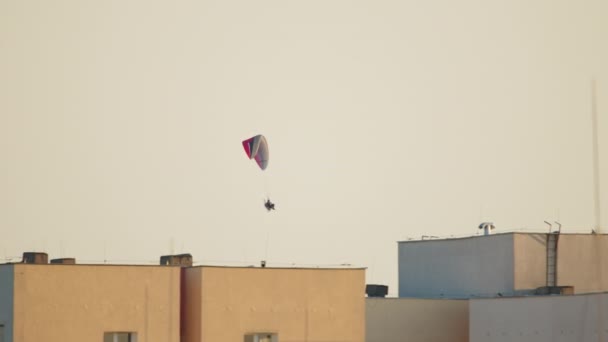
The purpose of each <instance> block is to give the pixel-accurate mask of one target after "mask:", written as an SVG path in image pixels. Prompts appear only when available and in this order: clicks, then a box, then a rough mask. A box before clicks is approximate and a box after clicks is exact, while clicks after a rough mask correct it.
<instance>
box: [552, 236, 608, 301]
mask: <svg viewBox="0 0 608 342" xmlns="http://www.w3.org/2000/svg"><path fill="white" fill-rule="evenodd" d="M557 255H558V256H557V284H558V285H573V286H574V292H575V293H589V292H600V291H608V235H591V234H572V235H570V234H562V235H560V237H559V241H558V247H557Z"/></svg>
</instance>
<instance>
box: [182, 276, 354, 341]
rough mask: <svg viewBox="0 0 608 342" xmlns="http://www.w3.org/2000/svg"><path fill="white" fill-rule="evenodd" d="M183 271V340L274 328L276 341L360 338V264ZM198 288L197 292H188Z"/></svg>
mask: <svg viewBox="0 0 608 342" xmlns="http://www.w3.org/2000/svg"><path fill="white" fill-rule="evenodd" d="M185 271H186V279H187V281H188V282H193V284H192V286H188V287H187V291H188V292H187V293H186V294H185V295H186V296H187V300H186V302H187V303H188V304H187V305H188V308H187V309H186V311H187V312H188V313H189V314H190V315H192V316H191V317H189V318H188V319H187V320H185V324H187V325H188V327H186V329H185V330H186V331H187V336H186V338H185V340H184V342H202V341H243V340H244V336H245V334H247V333H255V332H271V333H277V334H278V338H279V341H281V342H289V341H327V342H330V341H341V342H363V341H364V340H365V271H364V270H363V269H280V268H258V267H256V268H239V267H198V268H197V267H195V268H191V269H186V270H185ZM199 284H200V285H199ZM199 288H200V292H199V293H196V292H191V291H199ZM198 312H200V317H195V316H194V315H195V314H196V313H198ZM197 326H200V331H199V330H198V329H199V328H197Z"/></svg>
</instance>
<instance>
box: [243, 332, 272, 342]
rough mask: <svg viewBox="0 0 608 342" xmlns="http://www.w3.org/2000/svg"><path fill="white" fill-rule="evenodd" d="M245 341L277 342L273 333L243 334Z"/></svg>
mask: <svg viewBox="0 0 608 342" xmlns="http://www.w3.org/2000/svg"><path fill="white" fill-rule="evenodd" d="M245 342H279V336H278V335H277V334H275V333H253V334H247V335H245Z"/></svg>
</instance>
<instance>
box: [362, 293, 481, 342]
mask: <svg viewBox="0 0 608 342" xmlns="http://www.w3.org/2000/svg"><path fill="white" fill-rule="evenodd" d="M365 312H366V327H365V335H366V342H402V341H421V342H445V341H454V342H459V341H462V342H467V341H468V340H469V304H468V300H462V299H461V300H450V299H416V298H367V299H366V308H365Z"/></svg>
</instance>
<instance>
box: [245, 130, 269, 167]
mask: <svg viewBox="0 0 608 342" xmlns="http://www.w3.org/2000/svg"><path fill="white" fill-rule="evenodd" d="M243 148H244V149H245V153H247V157H249V159H255V161H256V162H257V163H258V166H259V167H260V169H262V170H266V167H268V143H267V142H266V138H264V136H263V135H261V134H259V135H256V136H255V137H252V138H249V139H247V140H243Z"/></svg>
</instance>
